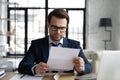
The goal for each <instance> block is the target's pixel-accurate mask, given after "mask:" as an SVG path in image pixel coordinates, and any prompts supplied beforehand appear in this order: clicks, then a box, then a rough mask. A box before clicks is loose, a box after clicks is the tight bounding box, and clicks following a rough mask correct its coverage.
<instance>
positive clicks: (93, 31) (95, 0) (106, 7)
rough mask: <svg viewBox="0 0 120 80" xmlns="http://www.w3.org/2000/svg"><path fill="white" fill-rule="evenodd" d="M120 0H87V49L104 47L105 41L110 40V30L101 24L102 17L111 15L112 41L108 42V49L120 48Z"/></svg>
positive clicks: (101, 48)
mask: <svg viewBox="0 0 120 80" xmlns="http://www.w3.org/2000/svg"><path fill="white" fill-rule="evenodd" d="M119 3H120V0H87V12H86V14H87V15H86V28H87V30H86V32H87V35H86V36H87V37H86V39H87V42H86V44H87V49H100V50H103V49H104V41H103V40H109V39H110V36H109V35H110V34H109V32H105V31H104V27H100V26H99V20H100V18H104V17H110V18H111V19H112V27H108V28H107V29H108V30H112V41H111V42H107V45H106V46H107V49H108V50H117V49H120V42H119V41H120V35H119V34H120V29H119V28H120V27H119V26H120V9H119V7H120V6H119Z"/></svg>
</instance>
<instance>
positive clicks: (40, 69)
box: [35, 62, 49, 75]
mask: <svg viewBox="0 0 120 80" xmlns="http://www.w3.org/2000/svg"><path fill="white" fill-rule="evenodd" d="M48 68H49V66H48V64H46V63H43V62H40V63H39V64H37V65H36V67H35V73H36V74H41V75H44V74H45V73H46V71H47V70H48Z"/></svg>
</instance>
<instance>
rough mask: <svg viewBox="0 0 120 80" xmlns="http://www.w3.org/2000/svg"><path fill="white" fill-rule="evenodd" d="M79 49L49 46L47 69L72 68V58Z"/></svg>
mask: <svg viewBox="0 0 120 80" xmlns="http://www.w3.org/2000/svg"><path fill="white" fill-rule="evenodd" d="M79 51H80V49H73V48H63V47H51V49H50V53H49V59H48V63H47V64H48V65H49V71H53V70H56V71H68V70H73V67H74V65H73V58H74V57H77V56H78V54H79Z"/></svg>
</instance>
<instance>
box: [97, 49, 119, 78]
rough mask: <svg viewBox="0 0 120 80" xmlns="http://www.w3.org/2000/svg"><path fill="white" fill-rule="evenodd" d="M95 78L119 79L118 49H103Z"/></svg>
mask: <svg viewBox="0 0 120 80" xmlns="http://www.w3.org/2000/svg"><path fill="white" fill-rule="evenodd" d="M97 80H120V51H103V54H102V59H101V62H100V66H99V70H98V75H97Z"/></svg>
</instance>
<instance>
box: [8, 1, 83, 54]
mask: <svg viewBox="0 0 120 80" xmlns="http://www.w3.org/2000/svg"><path fill="white" fill-rule="evenodd" d="M23 1H24V3H23ZM9 2H10V4H9V6H8V18H10V21H8V24H9V25H8V31H11V32H13V31H14V35H11V36H9V37H8V43H9V45H10V48H11V52H10V54H17V55H19V54H22V55H23V54H24V53H26V51H27V50H28V48H29V46H30V43H31V40H33V39H37V38H42V37H44V36H46V34H48V33H47V32H48V31H47V28H46V23H45V21H46V20H47V19H46V18H47V14H48V13H49V12H50V11H51V10H53V9H55V8H65V9H66V10H67V12H68V14H69V16H70V23H69V25H68V30H67V32H66V37H68V38H71V39H74V40H78V41H80V42H81V46H82V47H83V48H84V47H85V46H84V45H85V44H84V42H85V37H84V36H85V34H83V33H85V30H84V29H85V26H84V18H85V0H9Z"/></svg>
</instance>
